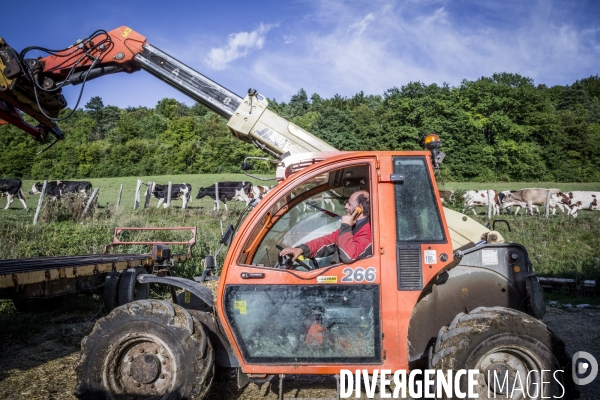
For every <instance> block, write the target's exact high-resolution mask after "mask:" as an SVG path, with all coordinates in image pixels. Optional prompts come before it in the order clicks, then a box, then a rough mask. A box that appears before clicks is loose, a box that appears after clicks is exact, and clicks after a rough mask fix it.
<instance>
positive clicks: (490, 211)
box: [487, 190, 494, 219]
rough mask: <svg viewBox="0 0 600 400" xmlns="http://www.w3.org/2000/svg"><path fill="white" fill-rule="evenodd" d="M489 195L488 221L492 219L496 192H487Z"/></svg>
mask: <svg viewBox="0 0 600 400" xmlns="http://www.w3.org/2000/svg"><path fill="white" fill-rule="evenodd" d="M487 195H488V219H492V214H493V213H492V210H493V208H492V196H493V195H494V192H493V191H492V190H488V191H487Z"/></svg>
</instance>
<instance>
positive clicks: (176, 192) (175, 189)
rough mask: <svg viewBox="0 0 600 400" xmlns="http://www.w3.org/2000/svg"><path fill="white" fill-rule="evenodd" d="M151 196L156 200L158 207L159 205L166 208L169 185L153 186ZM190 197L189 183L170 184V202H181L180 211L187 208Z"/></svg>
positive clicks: (190, 186) (190, 188)
mask: <svg viewBox="0 0 600 400" xmlns="http://www.w3.org/2000/svg"><path fill="white" fill-rule="evenodd" d="M152 194H153V195H154V197H156V198H157V199H158V206H156V207H160V206H161V204H163V206H164V207H165V208H166V207H167V196H168V195H169V185H159V184H154V187H153V188H152ZM191 195H192V185H190V184H189V183H172V184H171V200H183V205H182V206H181V209H182V210H185V208H186V207H187V203H188V201H190V198H191V197H190V196H191Z"/></svg>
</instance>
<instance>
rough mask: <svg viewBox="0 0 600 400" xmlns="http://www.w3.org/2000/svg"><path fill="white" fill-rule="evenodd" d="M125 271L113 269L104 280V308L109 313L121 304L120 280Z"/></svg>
mask: <svg viewBox="0 0 600 400" xmlns="http://www.w3.org/2000/svg"><path fill="white" fill-rule="evenodd" d="M122 273H123V271H111V272H109V273H108V275H106V279H105V280H104V293H103V296H102V297H103V300H104V308H105V309H106V312H107V313H109V312H111V311H112V310H114V309H115V308H117V306H118V305H119V281H120V280H121V274H122Z"/></svg>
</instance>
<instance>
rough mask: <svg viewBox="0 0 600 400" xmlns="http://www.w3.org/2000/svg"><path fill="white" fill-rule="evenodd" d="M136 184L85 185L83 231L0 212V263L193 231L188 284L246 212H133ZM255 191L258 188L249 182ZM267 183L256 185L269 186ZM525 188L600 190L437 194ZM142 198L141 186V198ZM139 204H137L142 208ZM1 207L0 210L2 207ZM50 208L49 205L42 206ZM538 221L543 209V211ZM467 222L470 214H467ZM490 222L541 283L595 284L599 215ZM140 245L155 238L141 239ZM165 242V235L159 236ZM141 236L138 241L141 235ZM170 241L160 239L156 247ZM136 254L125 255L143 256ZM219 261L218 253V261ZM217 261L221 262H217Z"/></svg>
mask: <svg viewBox="0 0 600 400" xmlns="http://www.w3.org/2000/svg"><path fill="white" fill-rule="evenodd" d="M140 178H141V179H142V180H143V181H144V182H145V183H146V182H148V181H154V182H157V183H167V182H168V181H169V180H171V181H172V182H173V183H183V182H186V183H190V184H192V186H193V196H194V197H195V195H196V193H197V191H198V188H199V187H200V186H209V185H212V184H213V183H214V182H216V181H226V180H230V181H241V180H249V179H247V178H248V177H247V176H245V175H242V174H220V175H177V176H149V177H140ZM137 179H138V177H127V178H106V179H91V180H90V181H91V182H92V185H93V186H94V187H99V188H100V198H99V201H98V206H99V208H97V209H96V210H95V212H94V213H93V216H91V217H90V218H87V219H86V221H85V222H84V223H81V222H80V221H73V220H63V221H60V222H56V221H55V214H52V213H53V211H52V210H51V206H47V207H46V206H45V208H44V211H43V212H42V218H41V222H40V223H39V224H38V225H36V226H34V225H32V221H33V216H34V214H35V207H36V206H37V201H38V196H37V195H33V196H32V195H26V197H27V204H28V206H29V209H28V210H24V209H23V208H22V205H21V203H20V202H19V201H18V200H17V201H15V202H14V203H13V204H12V206H11V208H10V209H9V210H0V243H2V246H0V259H3V258H19V257H38V256H47V255H75V254H88V253H97V252H101V251H102V248H103V246H104V245H105V244H107V243H108V242H110V241H111V240H112V234H113V232H114V228H115V227H116V226H121V227H128V226H129V227H132V226H141V227H143V226H163V227H164V226H197V227H198V243H197V245H196V247H195V248H194V251H193V255H194V259H193V260H191V261H188V262H186V263H184V264H183V265H182V266H181V271H180V273H182V275H185V276H192V275H195V274H198V273H200V272H201V260H202V258H203V257H204V256H206V255H207V254H214V252H215V251H216V249H217V248H218V246H219V243H218V240H219V237H220V234H221V223H222V224H223V227H226V226H227V225H228V224H230V223H232V224H235V222H236V220H237V218H238V216H239V214H240V212H241V210H243V208H244V206H245V204H244V203H241V202H233V203H231V202H230V203H229V211H228V212H226V211H224V209H221V210H220V211H213V204H214V203H213V202H212V200H210V199H208V198H204V199H202V200H200V201H198V200H195V199H194V201H193V202H192V203H191V204H190V206H189V208H188V210H186V211H181V210H180V209H179V208H180V207H181V201H175V202H174V203H173V205H172V207H171V208H169V209H162V208H161V209H157V208H156V205H157V200H156V199H154V198H153V199H152V202H151V205H150V207H149V208H148V209H145V210H144V209H143V208H142V207H141V208H140V209H138V210H136V211H133V202H134V191H135V186H136V181H137ZM251 181H253V183H261V182H260V181H257V180H251ZM272 183H273V182H265V183H262V184H267V185H269V184H272ZM32 184H33V181H25V182H24V188H25V189H24V191H25V192H27V191H29V189H30V188H31V185H32ZM121 184H123V196H122V200H121V207H120V208H119V209H116V208H115V204H116V201H117V196H118V192H119V186H120V185H121ZM524 187H545V188H555V187H556V188H560V189H561V190H565V191H568V190H598V189H600V183H565V184H562V183H545V184H544V183H539V182H536V183H529V182H517V183H469V184H466V183H454V182H448V183H446V184H445V185H444V186H441V188H442V189H489V188H493V189H496V190H508V189H519V188H524ZM144 192H145V186H142V190H141V195H142V198H143V193H144ZM142 201H143V200H142ZM5 202H6V199H4V200H0V207H4V206H5V205H6V203H5ZM47 204H49V203H47ZM541 211H542V214H543V213H544V210H543V208H542V209H541ZM478 212H479V215H477V216H476V217H475V218H476V219H477V220H478V221H480V222H481V223H483V224H486V223H488V222H489V221H488V220H487V217H486V216H485V214H486V212H487V210H486V209H485V208H479V209H478ZM471 216H472V214H471ZM495 219H506V220H508V221H509V223H510V225H511V228H512V232H509V231H508V229H507V228H506V227H505V226H504V225H501V224H498V225H497V229H498V230H499V231H500V233H501V234H502V235H503V236H504V237H505V239H506V240H507V241H511V242H517V243H521V244H523V245H524V246H525V247H526V248H527V249H528V251H529V255H530V258H531V259H532V262H533V264H534V269H535V270H536V272H538V273H540V274H542V275H546V276H562V277H586V278H591V279H599V278H600V213H597V212H595V211H594V212H592V211H584V210H582V211H580V213H579V216H578V218H576V219H574V218H572V217H569V216H567V215H565V214H562V213H560V212H557V215H555V216H550V218H548V219H546V218H544V217H543V216H542V217H540V216H534V217H532V216H529V215H527V216H525V215H519V216H514V215H508V216H507V215H502V216H500V217H495ZM144 235H145V236H144V237H146V238H151V237H152V238H155V237H156V236H152V234H150V233H148V234H144ZM165 235H166V234H165ZM142 236H143V235H142ZM173 237H174V236H170V237H167V236H162V237H161V240H166V239H169V238H173ZM142 250H143V249H141V248H139V249H138V248H136V249H129V250H128V251H136V252H138V251H142ZM223 254H224V252H222V254H221V256H222V255H223ZM220 259H221V260H222V257H220Z"/></svg>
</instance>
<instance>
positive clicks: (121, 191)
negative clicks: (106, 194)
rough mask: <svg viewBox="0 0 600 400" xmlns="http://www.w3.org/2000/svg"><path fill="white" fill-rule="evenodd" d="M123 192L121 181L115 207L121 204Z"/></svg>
mask: <svg viewBox="0 0 600 400" xmlns="http://www.w3.org/2000/svg"><path fill="white" fill-rule="evenodd" d="M122 194H123V184H122V183H121V188H120V189H119V197H117V208H119V206H120V205H121V195H122Z"/></svg>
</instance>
